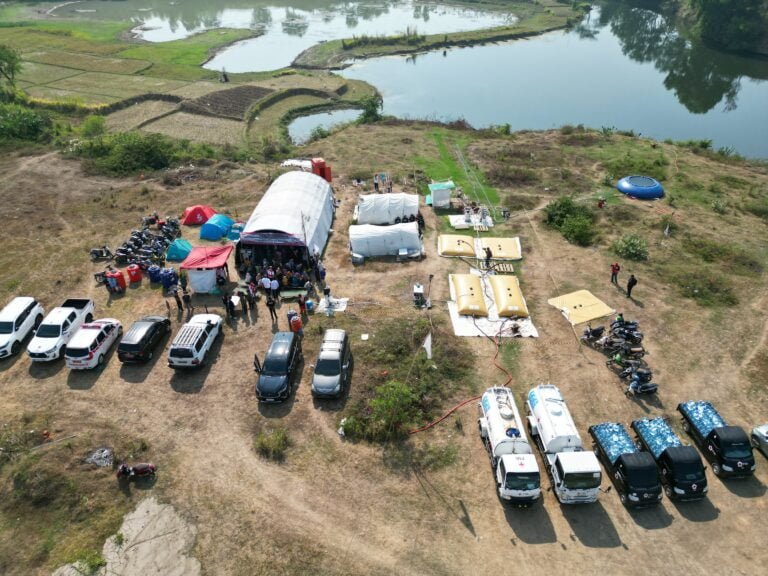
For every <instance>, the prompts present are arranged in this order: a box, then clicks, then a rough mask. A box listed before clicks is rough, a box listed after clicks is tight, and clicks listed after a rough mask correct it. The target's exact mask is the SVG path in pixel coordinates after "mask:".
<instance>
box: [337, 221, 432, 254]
mask: <svg viewBox="0 0 768 576" xmlns="http://www.w3.org/2000/svg"><path fill="white" fill-rule="evenodd" d="M349 247H350V249H351V250H352V252H353V253H354V254H360V255H361V256H365V257H366V258H368V257H371V256H397V255H398V253H399V252H400V250H402V249H405V250H408V252H409V253H413V252H416V251H419V252H420V251H421V239H420V238H419V225H418V224H417V223H416V222H408V223H407V224H393V225H392V226H374V225H372V224H362V225H352V226H350V227H349Z"/></svg>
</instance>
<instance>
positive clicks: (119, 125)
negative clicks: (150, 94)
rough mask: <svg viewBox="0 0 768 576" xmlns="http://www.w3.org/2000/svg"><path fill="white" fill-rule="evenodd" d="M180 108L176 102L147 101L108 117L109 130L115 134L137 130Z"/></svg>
mask: <svg viewBox="0 0 768 576" xmlns="http://www.w3.org/2000/svg"><path fill="white" fill-rule="evenodd" d="M176 108H178V104H176V103H174V102H164V101H162V100H147V101H145V102H139V103H138V104H134V105H133V106H129V107H128V108H123V109H122V110H118V111H117V112H113V113H112V114H110V115H109V116H107V128H109V130H112V131H115V132H125V131H128V130H135V129H137V128H139V127H141V126H142V125H143V124H145V123H149V122H150V121H151V120H152V119H155V118H158V117H159V116H163V115H165V114H168V113H169V112H171V111H173V110H175V109H176Z"/></svg>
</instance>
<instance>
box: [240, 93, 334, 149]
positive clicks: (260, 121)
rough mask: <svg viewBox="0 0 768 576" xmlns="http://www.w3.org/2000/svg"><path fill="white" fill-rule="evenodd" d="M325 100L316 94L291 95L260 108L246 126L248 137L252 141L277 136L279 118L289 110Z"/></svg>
mask: <svg viewBox="0 0 768 576" xmlns="http://www.w3.org/2000/svg"><path fill="white" fill-rule="evenodd" d="M325 102H327V99H325V98H319V97H317V96H292V97H290V98H286V99H285V100H280V101H279V102H277V103H276V104H274V105H272V106H269V107H268V108H266V109H264V110H262V111H261V113H260V114H259V116H258V117H257V118H255V119H254V120H253V121H252V122H251V124H250V126H249V128H248V139H249V140H250V141H252V142H254V141H258V139H260V138H261V137H263V136H271V137H278V136H279V128H280V120H281V119H282V118H283V116H285V115H286V114H287V113H288V112H289V111H291V110H292V109H294V108H299V107H301V106H311V105H313V104H323V103H325Z"/></svg>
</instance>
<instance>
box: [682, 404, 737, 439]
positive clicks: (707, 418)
mask: <svg viewBox="0 0 768 576" xmlns="http://www.w3.org/2000/svg"><path fill="white" fill-rule="evenodd" d="M677 408H678V410H680V412H682V413H683V414H685V415H686V416H687V417H688V420H690V421H691V423H692V424H693V425H694V426H696V429H697V430H698V431H699V433H700V434H701V435H702V436H704V437H705V438H706V437H707V436H708V435H709V433H710V432H712V430H714V429H715V428H722V427H723V426H727V424H726V423H725V420H723V417H722V416H720V414H718V412H717V410H715V407H714V406H712V404H710V403H709V402H704V401H693V400H692V401H690V402H683V403H682V404H680V405H679V406H678V407H677Z"/></svg>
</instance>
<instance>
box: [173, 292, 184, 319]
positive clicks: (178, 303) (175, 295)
mask: <svg viewBox="0 0 768 576" xmlns="http://www.w3.org/2000/svg"><path fill="white" fill-rule="evenodd" d="M173 299H174V300H176V308H178V309H179V314H181V313H182V312H183V311H184V304H182V302H181V298H180V297H179V291H178V290H174V291H173Z"/></svg>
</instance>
